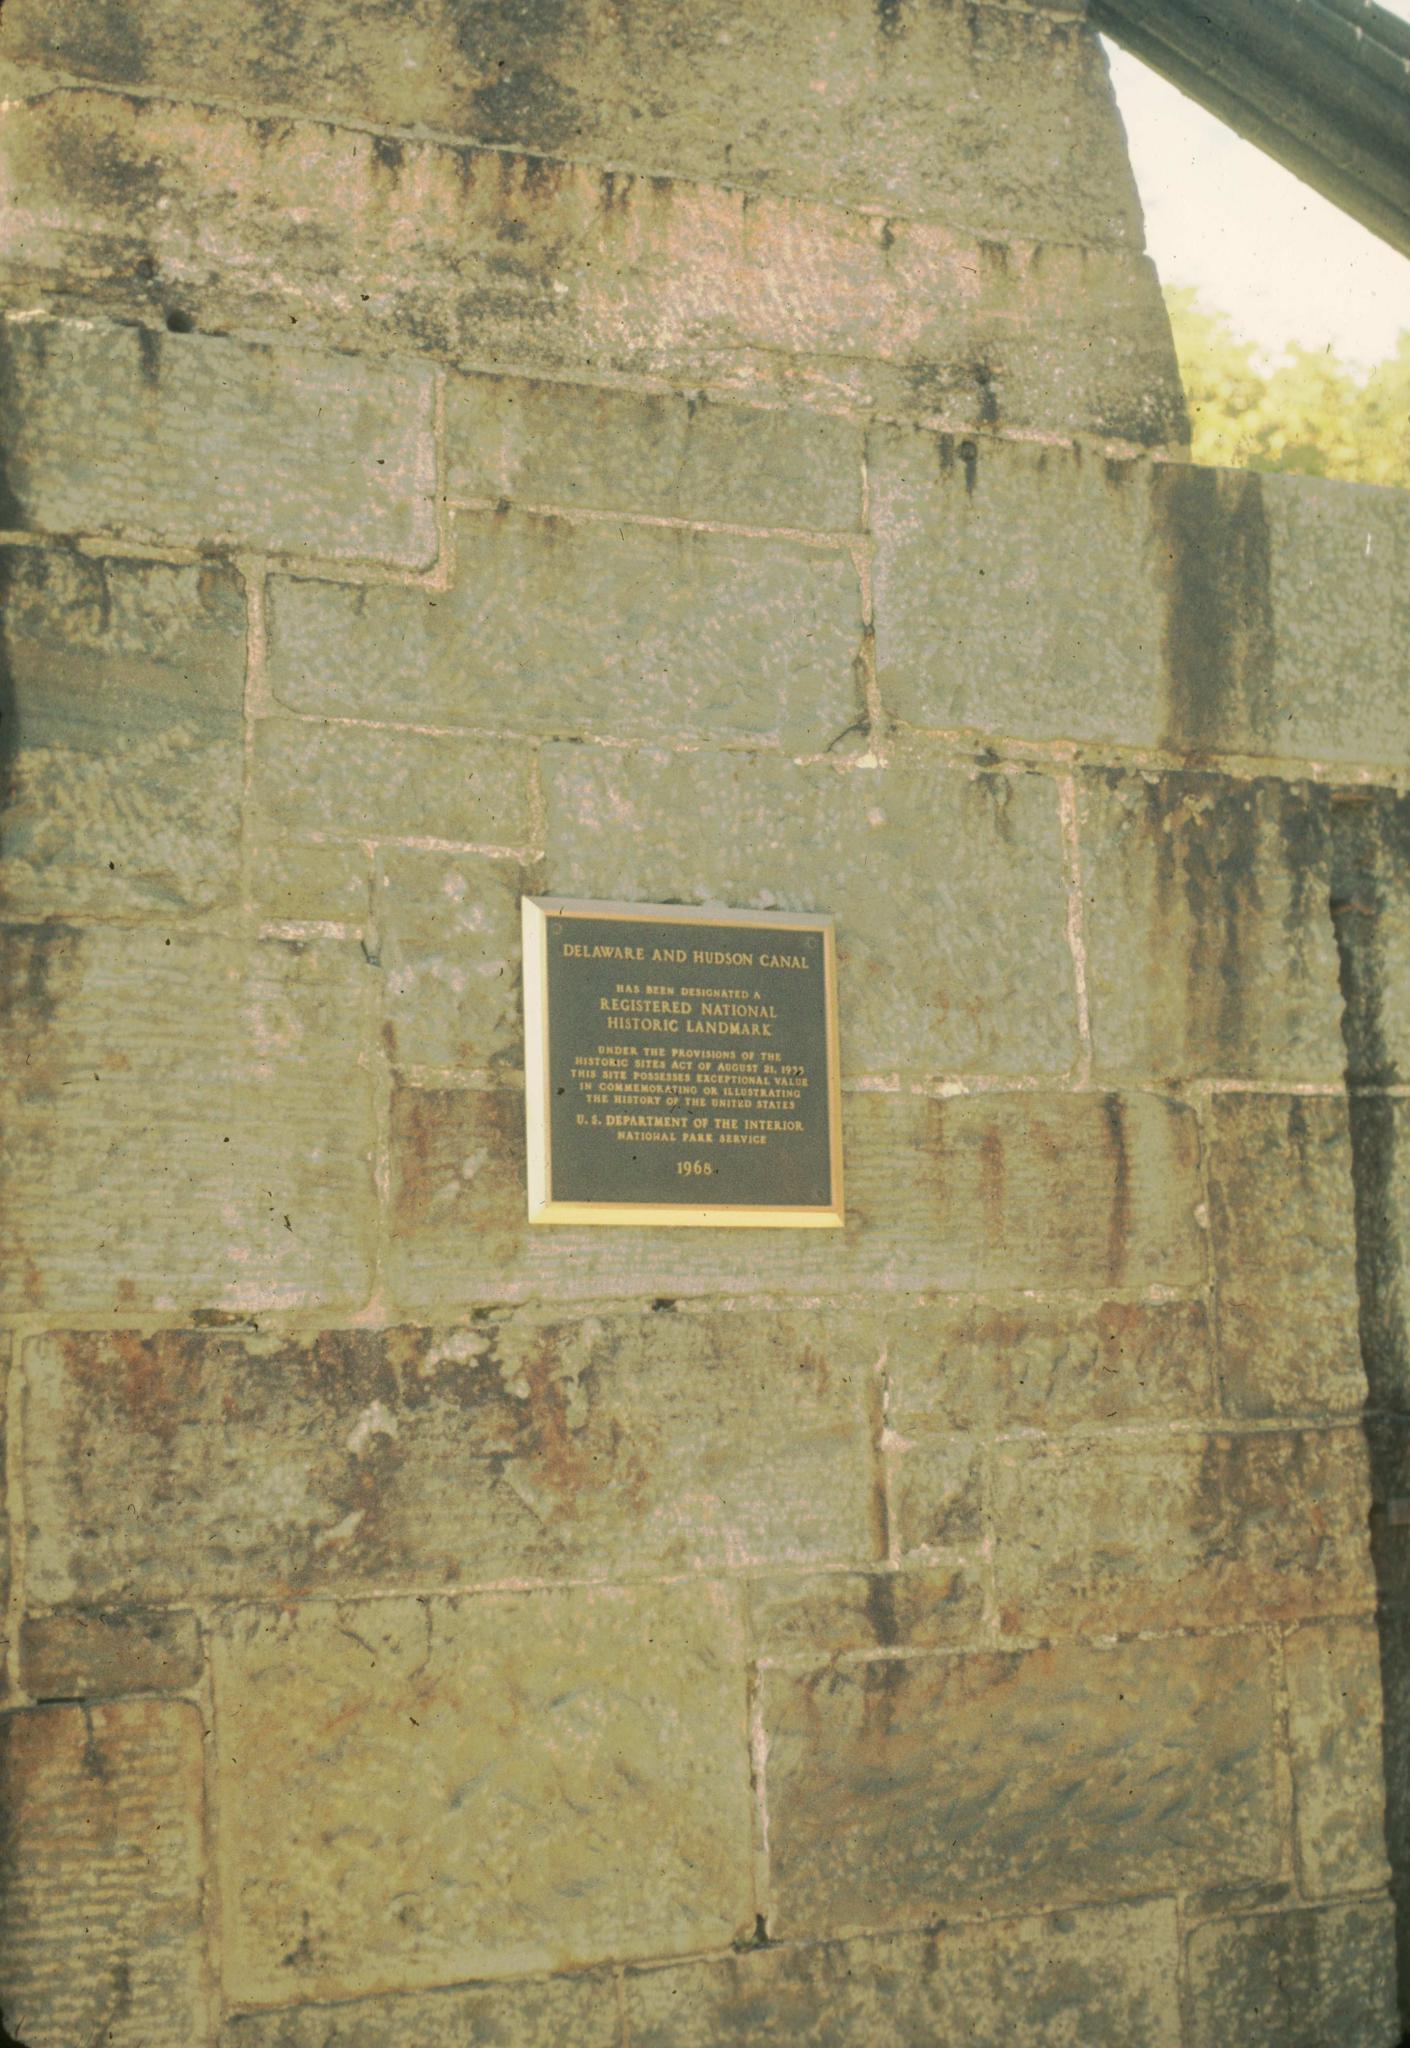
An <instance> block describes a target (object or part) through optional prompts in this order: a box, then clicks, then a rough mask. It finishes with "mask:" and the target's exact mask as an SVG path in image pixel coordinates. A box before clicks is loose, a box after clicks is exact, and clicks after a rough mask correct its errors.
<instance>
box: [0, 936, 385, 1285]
mask: <svg viewBox="0 0 1410 2048" xmlns="http://www.w3.org/2000/svg"><path fill="white" fill-rule="evenodd" d="M0 938H2V941H3V952H4V956H5V957H4V971H3V975H2V976H0V987H3V990H4V1000H3V1003H0V1032H2V1033H3V1051H2V1052H0V1072H3V1074H4V1076H5V1080H4V1083H3V1086H2V1087H0V1121H3V1124H4V1127H5V1133H6V1145H5V1156H4V1160H3V1164H0V1194H3V1205H2V1206H3V1211H4V1214H5V1216H6V1218H7V1231H8V1235H7V1241H6V1245H5V1256H4V1258H3V1259H0V1267H3V1273H4V1278H3V1282H0V1286H2V1287H3V1299H4V1300H5V1301H7V1302H13V1303H14V1304H16V1306H18V1307H22V1308H24V1309H27V1310H32V1309H39V1308H45V1307H50V1306H58V1305H60V1304H61V1305H62V1306H63V1307H65V1308H67V1309H72V1310H85V1309H87V1310H102V1311H103V1312H105V1313H111V1312H112V1311H114V1310H117V1309H122V1308H125V1307H134V1308H135V1307H137V1306H139V1305H143V1306H148V1307H151V1308H176V1307H183V1308H185V1307H196V1306H202V1307H205V1306H212V1307H226V1308H244V1307H256V1306H264V1307H267V1306H290V1305H294V1304H298V1305H312V1304H316V1303H330V1304H331V1303H338V1302H342V1303H345V1304H349V1305H352V1306H358V1305H360V1304H361V1301H362V1299H363V1298H364V1296H365V1294H366V1291H367V1288H368V1286H369V1283H370V1277H371V1257H372V1230H373V1188H372V1173H371V1161H370V1153H371V1144H372V1123H371V1101H370V1088H369V1083H368V1080H367V1077H366V1075H365V1074H364V1073H363V1072H362V1071H361V1069H360V1068H359V1065H358V1054H359V1049H360V1041H361V1039H362V1036H363V1031H364V1016H365V1007H366V1002H367V995H368V988H367V982H368V980H369V975H368V970H367V967H366V963H365V961H364V960H363V958H362V955H361V952H360V950H359V949H357V948H356V947H338V946H332V945H323V946H303V945H291V944H286V943H282V942H277V941H275V942H268V943H264V944H257V945H244V944H237V943H235V942H233V941H227V940H222V939H216V938H209V937H196V936H191V935H177V936H173V937H163V935H162V933H161V932H160V930H156V929H153V930H146V929H141V930H135V931H124V930H102V929H96V928H95V929H90V930H84V931H80V930H77V929H75V928H73V927H70V926H64V925H42V926H16V927H13V928H12V929H11V930H10V931H8V932H7V933H5V934H3V935H0ZM332 1104H336V1105H337V1111H336V1114H332V1113H330V1105H332Z"/></svg>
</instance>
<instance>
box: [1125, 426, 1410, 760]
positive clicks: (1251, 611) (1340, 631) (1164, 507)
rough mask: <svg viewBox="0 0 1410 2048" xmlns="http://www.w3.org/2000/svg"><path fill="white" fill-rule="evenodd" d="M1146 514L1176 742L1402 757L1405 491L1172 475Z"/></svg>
mask: <svg viewBox="0 0 1410 2048" xmlns="http://www.w3.org/2000/svg"><path fill="white" fill-rule="evenodd" d="M1150 508H1151V557H1152V561H1153V565H1154V567H1155V570H1156V573H1157V574H1158V575H1159V577H1160V580H1161V583H1162V585H1163V587H1164V592H1165V602H1166V623H1165V635H1164V648H1163V654H1164V668H1165V683H1164V697H1165V713H1166V739H1167V743H1168V744H1169V745H1171V746H1175V747H1181V748H1185V749H1188V750H1190V751H1192V752H1195V753H1206V752H1209V751H1210V750H1214V749H1223V750H1225V751H1229V752H1233V753H1243V754H1271V755H1274V756H1277V757H1279V758H1282V759H1289V758H1291V759H1294V760H1306V759H1309V758H1310V759H1313V760H1317V761H1366V760H1377V759H1389V760H1392V761H1397V762H1400V761H1403V760H1404V759H1405V756H1406V748H1407V743H1410V721H1407V716H1406V710H1405V704H1404V695H1403V692H1402V690H1401V689H1400V687H1399V683H1398V681H1397V677H1398V673H1399V660H1400V656H1399V648H1400V646H1401V644H1402V643H1401V640H1400V637H1399V636H1400V633H1401V631H1402V630H1403V627H1404V625H1405V622H1406V620H1407V618H1410V610H1408V609H1407V600H1406V595H1405V586H1404V576H1405V566H1406V562H1407V559H1408V558H1410V521H1407V519H1406V516H1405V510H1404V506H1403V504H1402V503H1401V501H1400V500H1399V498H1398V495H1397V494H1396V493H1395V492H1393V491H1380V490H1372V489H1357V488H1356V487H1355V486H1354V485H1350V486H1349V485H1338V484H1329V483H1328V482H1327V481H1326V480H1324V479H1322V478H1317V477H1302V476H1297V477H1294V476H1286V477H1282V476H1278V477H1275V476H1255V475H1251V474H1250V473H1249V472H1247V471H1245V470H1218V469H1204V468H1186V467H1184V466H1183V465H1179V464H1170V465H1163V464H1162V465H1160V466H1158V467H1156V468H1154V469H1152V471H1151V472H1150Z"/></svg>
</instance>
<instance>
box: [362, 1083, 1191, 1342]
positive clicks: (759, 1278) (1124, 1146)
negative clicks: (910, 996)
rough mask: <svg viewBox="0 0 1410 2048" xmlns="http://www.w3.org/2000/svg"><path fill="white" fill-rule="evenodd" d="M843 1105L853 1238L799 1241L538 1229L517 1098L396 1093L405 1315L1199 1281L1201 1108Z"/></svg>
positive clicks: (1082, 1098) (397, 1239)
mask: <svg viewBox="0 0 1410 2048" xmlns="http://www.w3.org/2000/svg"><path fill="white" fill-rule="evenodd" d="M844 1102H845V1107H844V1113H843V1146H844V1152H845V1158H846V1171H847V1218H848V1220H847V1224H846V1226H845V1229H844V1231H843V1232H842V1233H841V1235H840V1236H839V1235H838V1234H836V1233H834V1232H831V1231H828V1232H824V1231H810V1232H809V1233H807V1239H806V1241H803V1239H801V1238H800V1237H798V1236H795V1235H794V1233H792V1232H788V1231H768V1232H762V1231H761V1232H759V1233H757V1234H755V1233H745V1232H742V1231H700V1232H694V1231H684V1230H677V1231H671V1232H669V1233H667V1232H663V1231H660V1230H633V1229H623V1228H619V1229H612V1230H602V1229H593V1228H591V1227H585V1228H583V1227H577V1228H575V1227H562V1228H554V1229H551V1230H549V1229H533V1228H531V1227H530V1226H529V1224H528V1222H527V1218H526V1203H525V1195H524V1188H525V1177H524V1127H523V1118H524V1105H523V1100H522V1097H521V1096H519V1095H518V1094H517V1093H515V1092H513V1091H511V1090H509V1089H474V1088H412V1087H406V1086H401V1087H398V1088H396V1089H395V1090H394V1093H393V1098H392V1192H391V1204H392V1206H391V1232H392V1241H391V1246H390V1253H389V1272H388V1277H389V1282H390V1285H391V1287H392V1289H393V1294H394V1298H395V1299H396V1300H397V1301H399V1302H401V1303H404V1304H405V1305H406V1306H407V1307H408V1308H410V1307H412V1306H413V1305H414V1306H415V1307H416V1308H417V1309H418V1310H419V1309H420V1308H422V1307H424V1306H426V1305H429V1304H433V1303H437V1302H448V1303H456V1304H464V1303H466V1302H468V1301H476V1300H478V1301H483V1302H489V1301H514V1300H521V1299H523V1298H525V1297H536V1296H537V1297H543V1298H545V1299H549V1300H573V1299H576V1300H584V1299H589V1298H591V1297H593V1296H600V1295H618V1296H622V1295H630V1294H641V1293H645V1292H650V1293H652V1294H660V1295H663V1296H670V1297H676V1296H690V1295H697V1294H714V1293H742V1294H757V1293H775V1292H781V1293H783V1294H790V1295H791V1294H799V1293H803V1294H821V1295H828V1296H836V1295H846V1294H849V1293H851V1292H853V1291H854V1290H858V1289H866V1290H868V1291H869V1292H874V1293H880V1294H888V1293H894V1292H898V1291H903V1290H904V1291H914V1290H917V1289H926V1288H949V1289H962V1290H964V1291H966V1292H970V1291H984V1290H989V1289H999V1288H1005V1289H1007V1288H1013V1289H1022V1288H1064V1289H1072V1290H1078V1289H1080V1290H1083V1291H1086V1292H1089V1293H1094V1294H1098V1295H1100V1294H1102V1293H1104V1292H1105V1291H1106V1289H1108V1288H1110V1287H1119V1288H1128V1287H1129V1288H1132V1289H1139V1288H1142V1287H1150V1286H1168V1287H1173V1288H1188V1287H1191V1286H1196V1285H1198V1284H1199V1283H1200V1279H1201V1277H1202V1268H1203V1244H1202V1241H1201V1234H1200V1232H1199V1230H1198V1227H1197V1225H1196V1221H1195V1215H1194V1211H1195V1208H1196V1206H1197V1203H1198V1199H1199V1193H1198V1183H1197V1180H1196V1163H1197V1162H1196V1142H1195V1126H1194V1118H1193V1117H1192V1116H1191V1114H1190V1113H1189V1111H1188V1110H1185V1109H1183V1108H1181V1107H1180V1106H1178V1105H1176V1104H1174V1103H1171V1102H1168V1101H1165V1100H1163V1099H1161V1098H1159V1097H1155V1096H1139V1095H1137V1096H1126V1097H1117V1096H1099V1095H1075V1094H1067V1095H1048V1094H1039V1093H1033V1094H1020V1095H988V1094H986V1095H977V1096H967V1097H959V1098H955V1099H951V1100H933V1099H931V1098H927V1097H919V1096H914V1095H899V1094H891V1093H876V1094H870V1093H868V1094H863V1095H857V1096H849V1097H846V1098H844ZM741 1240H742V1241H741ZM457 1312H459V1311H458V1310H457Z"/></svg>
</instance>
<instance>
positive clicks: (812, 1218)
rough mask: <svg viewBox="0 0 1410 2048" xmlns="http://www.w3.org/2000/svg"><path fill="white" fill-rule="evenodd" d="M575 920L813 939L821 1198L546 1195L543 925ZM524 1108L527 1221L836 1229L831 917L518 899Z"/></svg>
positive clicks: (836, 1060) (549, 1172)
mask: <svg viewBox="0 0 1410 2048" xmlns="http://www.w3.org/2000/svg"><path fill="white" fill-rule="evenodd" d="M565 917H568V918H570V917H582V918H602V919H613V920H620V921H621V922H622V923H641V924H700V925H714V926H718V927H729V928H731V929H733V928H737V929H739V930H740V931H767V932H789V931H809V932H820V933H821V934H822V941H823V1002H824V1006H825V1014H824V1024H825V1039H826V1064H827V1076H826V1090H825V1094H826V1110H825V1115H826V1120H827V1154H828V1179H829V1198H828V1200H827V1202H826V1203H825V1204H819V1205H817V1206H810V1207H807V1208H797V1207H790V1206H787V1205H784V1204H773V1203H767V1204H765V1203H751V1204H744V1203H738V1202H734V1203H730V1204H728V1205H723V1204H702V1205H701V1206H698V1207H697V1206H696V1205H695V1204H693V1203H691V1204H687V1203H676V1202H671V1203H666V1202H621V1201H603V1202H583V1201H571V1202H569V1201H557V1200H555V1199H554V1195H553V1157H552V1140H551V1129H550V1106H551V1093H550V1091H551V1089H552V1085H553V1081H552V1075H551V1072H550V1068H549V993H548V928H549V919H550V918H565ZM523 930H524V1106H525V1122H526V1126H527V1134H528V1167H529V1170H528V1198H529V1221H530V1223H565V1224H567V1223H577V1224H582V1223H587V1224H607V1225H637V1226H640V1225H643V1224H648V1225H655V1226H661V1225H666V1226H670V1227H673V1228H677V1229H679V1228H692V1227H693V1228H696V1229H701V1228H703V1229H714V1230H720V1229H724V1230H731V1229H733V1230H741V1229H754V1230H759V1229H792V1230H835V1229H837V1228H838V1227H839V1226H840V1225H841V1224H843V1222H844V1221H845V1220H846V1219H845V1212H844V1208H843V1195H842V1091H841V1075H840V1066H841V1062H840V1055H839V1043H838V1029H837V946H836V938H835V928H834V920H833V919H832V918H831V917H828V916H822V915H816V914H813V913H811V912H808V911H801V910H796V911H795V910H790V911H767V910H733V909H724V908H720V907H712V906H697V905H693V904H681V903H608V902H585V901H582V900H580V899H577V898H571V899H570V898H566V897H560V896H526V897H524V898H523Z"/></svg>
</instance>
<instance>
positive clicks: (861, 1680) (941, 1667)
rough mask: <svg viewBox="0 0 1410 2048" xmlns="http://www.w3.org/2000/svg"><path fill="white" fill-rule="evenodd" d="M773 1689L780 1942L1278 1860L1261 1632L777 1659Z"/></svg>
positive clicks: (773, 1838) (1270, 1700) (1145, 1890)
mask: <svg viewBox="0 0 1410 2048" xmlns="http://www.w3.org/2000/svg"><path fill="white" fill-rule="evenodd" d="M764 1703H765V1716H766V1725H767V1730H768V1741H769V1750H768V1763H767V1784H768V1802H769V1842H770V1853H771V1858H772V1866H773V1882H774V1911H773V1914H772V1915H771V1923H770V1924H771V1926H772V1928H773V1931H774V1932H775V1933H776V1934H778V1935H779V1936H781V1937H783V1938H785V1939H790V1940H791V1939H794V1938H796V1937H799V1936H803V1935H819V1934H832V1933H838V1934H840V1933H846V1932H848V1931H849V1930H852V1929H861V1928H876V1927H878V1926H885V1925H887V1924H888V1923H890V1924H892V1925H894V1924H896V1923H897V1922H900V1923H902V1924H906V1923H909V1924H911V1925H914V1924H915V1923H917V1922H925V1921H927V1920H932V1919H938V1918H941V1917H942V1916H944V1915H946V1914H948V1913H950V1912H952V1911H955V1910H957V1909H959V1908H961V1907H966V1906H968V1907H978V1906H982V1907H983V1908H984V1909H985V1910H986V1911H990V1912H995V1911H999V1912H1001V1911H1004V1910H1006V1909H1009V1910H1012V1909H1015V1908H1017V1909H1022V1908H1024V1907H1027V1906H1030V1905H1034V1904H1041V1905H1042V1906H1044V1907H1055V1906H1061V1905H1065V1904H1068V1903H1073V1902H1076V1901H1079V1900H1081V1901H1085V1902H1094V1901H1100V1900H1112V1899H1119V1898H1122V1897H1131V1896H1135V1895H1140V1894H1149V1893H1151V1892H1156V1891H1162V1890H1165V1889H1169V1888H1172V1887H1177V1886H1178V1887H1180V1888H1182V1889H1184V1888H1188V1887H1190V1886H1193V1885H1208V1884H1214V1883H1219V1882H1227V1881H1229V1880H1232V1879H1235V1878H1241V1879H1250V1878H1254V1879H1256V1878H1266V1877H1269V1876H1271V1875H1272V1874H1273V1873H1274V1871H1275V1870H1276V1869H1277V1865H1278V1855H1279V1820H1278V1814H1277V1807H1276V1799H1275V1771H1276V1766H1275V1756H1274V1740H1273V1737H1274V1690H1273V1675H1272V1669H1271V1664H1270V1660H1269V1655H1268V1651H1267V1648H1266V1646H1265V1645H1264V1643H1263V1642H1262V1641H1261V1640H1260V1639H1257V1638H1252V1637H1241V1636H1223V1637H1206V1638H1203V1639H1200V1638H1196V1637H1185V1638H1175V1639H1169V1640H1166V1641H1160V1642H1145V1643H1127V1644H1124V1645H1122V1646H1121V1647H1119V1648H1116V1649H1095V1648H1086V1647H1082V1646H1080V1645H1068V1646H1064V1647H1061V1648H1056V1649H1051V1650H1037V1651H1029V1652H1024V1653H1021V1654H1010V1655H978V1656H962V1655H950V1656H946V1655H939V1656H934V1657H914V1656H913V1657H906V1658H880V1659H874V1660H872V1661H869V1662H866V1663H862V1664H854V1665H840V1666H839V1665H828V1666H824V1667H821V1668H818V1669H815V1670H813V1671H811V1672H797V1671H788V1672H784V1671H778V1670H775V1671H770V1672H767V1673H765V1676H764Z"/></svg>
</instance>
